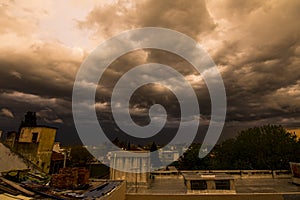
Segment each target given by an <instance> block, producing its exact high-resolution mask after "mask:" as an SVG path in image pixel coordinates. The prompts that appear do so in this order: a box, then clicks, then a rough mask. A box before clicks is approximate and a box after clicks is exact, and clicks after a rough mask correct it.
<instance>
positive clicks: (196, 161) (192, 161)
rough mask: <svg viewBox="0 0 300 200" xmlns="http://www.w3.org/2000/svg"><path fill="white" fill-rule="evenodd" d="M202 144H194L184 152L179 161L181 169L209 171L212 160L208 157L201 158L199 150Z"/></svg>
mask: <svg viewBox="0 0 300 200" xmlns="http://www.w3.org/2000/svg"><path fill="white" fill-rule="evenodd" d="M200 147H201V144H199V143H193V144H192V145H191V146H189V148H188V150H187V151H186V152H184V154H183V156H181V157H180V158H179V160H178V163H176V164H177V165H178V168H179V169H182V170H204V169H208V168H209V166H210V162H209V160H210V158H209V156H206V157H205V158H202V159H200V158H199V149H200Z"/></svg>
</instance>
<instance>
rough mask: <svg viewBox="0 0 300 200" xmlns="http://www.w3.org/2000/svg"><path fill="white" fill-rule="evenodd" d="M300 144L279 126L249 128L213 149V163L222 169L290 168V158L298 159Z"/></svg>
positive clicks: (299, 158) (292, 159)
mask: <svg viewBox="0 0 300 200" xmlns="http://www.w3.org/2000/svg"><path fill="white" fill-rule="evenodd" d="M299 144H300V143H299V141H297V137H296V135H295V134H292V133H289V132H287V131H286V130H285V129H284V128H283V127H282V126H277V125H266V126H262V127H254V128H249V129H247V130H244V131H241V132H240V133H239V134H238V136H237V137H236V138H235V139H231V140H227V141H225V142H223V143H222V144H221V145H220V147H219V148H215V149H214V153H215V154H216V157H215V159H216V161H215V164H216V165H219V167H221V168H224V169H270V170H275V169H289V162H291V161H293V162H299V161H300V154H299V153H297V152H299V149H300V146H299ZM216 165H215V166H216Z"/></svg>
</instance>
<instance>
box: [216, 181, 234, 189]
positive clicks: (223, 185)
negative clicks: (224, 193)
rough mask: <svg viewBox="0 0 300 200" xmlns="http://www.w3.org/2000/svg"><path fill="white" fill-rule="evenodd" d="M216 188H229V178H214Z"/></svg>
mask: <svg viewBox="0 0 300 200" xmlns="http://www.w3.org/2000/svg"><path fill="white" fill-rule="evenodd" d="M215 183H216V189H217V190H230V180H216V181H215Z"/></svg>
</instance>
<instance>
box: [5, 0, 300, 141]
mask: <svg viewBox="0 0 300 200" xmlns="http://www.w3.org/2000/svg"><path fill="white" fill-rule="evenodd" d="M299 10H300V1H298V0H289V1H284V0H265V1H260V0H246V1H244V0H210V1H200V0H195V1H186V0H163V1H160V0H139V1H129V0H128V1H127V0H118V1H113V0H111V1H107V0H103V1H92V0H88V1H79V0H67V1H51V0H49V1H47V0H46V1H38V0H36V1H18V0H14V1H13V0H12V1H6V0H2V1H1V2H0V24H1V26H0V86H1V87H0V129H1V130H3V131H9V130H17V129H18V126H19V124H20V121H21V120H22V119H23V116H24V114H25V112H26V111H28V110H31V111H35V112H37V115H38V123H39V124H44V125H50V126H54V127H58V128H59V129H58V136H57V138H58V140H60V141H63V142H64V143H72V142H75V141H78V137H77V136H76V130H75V127H74V122H73V118H72V106H71V105H72V88H73V84H74V81H75V77H76V73H77V71H78V69H79V67H80V65H81V64H82V62H83V61H84V59H86V58H87V56H88V55H89V54H90V53H91V52H92V51H93V49H94V48H96V47H97V46H98V45H99V44H100V43H102V42H104V41H105V40H107V39H109V38H110V37H112V36H114V35H116V34H118V33H120V32H122V31H126V30H131V29H134V28H143V27H163V28H169V29H172V30H176V31H179V32H181V33H184V34H186V35H188V36H189V37H191V38H193V39H194V40H196V41H197V42H198V43H199V44H201V45H202V46H203V48H204V49H205V50H206V51H207V52H208V53H209V55H210V56H211V58H212V59H213V61H214V62H215V64H216V66H217V67H218V69H219V71H220V73H221V75H222V78H223V81H224V85H225V89H226V94H227V105H228V107H227V116H226V123H225V127H224V130H223V132H222V135H221V139H222V138H223V139H224V138H228V137H232V136H233V135H235V134H236V132H237V131H238V130H241V129H244V128H247V127H252V126H259V125H263V124H281V125H283V126H285V127H287V128H294V129H297V128H300V115H299V112H300V72H299V65H300V37H299V34H300V25H299V19H300V12H299ZM150 62H158V63H162V64H165V65H168V66H172V67H174V68H175V69H176V70H177V71H179V72H180V73H181V74H182V75H184V77H185V78H186V80H188V81H189V82H190V83H191V85H192V86H193V88H194V89H195V91H196V93H197V97H198V100H199V105H200V110H201V116H200V119H201V126H202V127H200V129H199V130H202V129H204V130H205V127H207V125H208V123H209V119H210V106H211V105H210V97H209V95H208V91H207V88H206V86H205V82H204V81H203V80H202V78H201V75H199V74H197V73H196V72H195V70H193V68H192V66H190V64H189V63H187V62H186V61H185V60H184V59H182V58H180V57H178V56H177V55H174V54H172V53H170V52H164V51H160V50H151V49H144V50H139V51H135V52H131V53H128V54H126V55H123V56H122V57H120V58H118V59H117V60H115V61H114V62H113V63H112V64H111V66H110V68H109V69H108V70H107V71H105V76H104V78H103V79H101V80H100V81H102V83H105V84H106V87H105V88H101V87H98V89H97V94H96V105H95V107H96V110H97V114H98V115H99V120H100V121H101V120H102V121H103V123H105V122H106V126H107V129H108V130H109V131H111V132H114V130H115V131H116V132H118V131H117V130H116V129H115V127H111V126H110V125H111V124H110V121H111V120H110V119H111V116H109V114H107V115H106V113H107V112H108V111H107V107H108V106H109V103H110V102H109V100H110V99H109V94H110V91H107V90H109V89H110V87H113V84H112V83H114V81H116V80H117V79H118V78H120V77H121V76H122V73H123V72H126V71H128V70H129V69H131V68H132V67H134V66H137V65H140V64H145V63H150ZM141 78H142V77H141ZM99 85H100V83H99ZM159 102H160V103H162V104H165V105H167V106H168V107H169V110H168V111H170V118H169V120H170V121H169V125H170V127H172V124H173V126H174V127H176V126H177V125H176V124H177V123H178V112H179V111H178V102H177V101H176V98H174V95H173V94H172V93H171V92H170V91H168V90H166V88H160V87H157V86H156V85H148V86H145V87H144V88H140V89H139V91H137V92H136V93H135V96H134V97H132V99H131V102H130V103H131V111H132V113H131V114H132V117H133V119H134V121H136V123H137V124H141V125H143V124H147V123H148V122H149V117H148V111H147V110H148V109H149V106H151V105H152V104H154V103H159ZM114 134H115V133H114ZM200 138H201V137H200Z"/></svg>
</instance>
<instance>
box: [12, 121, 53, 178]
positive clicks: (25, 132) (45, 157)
mask: <svg viewBox="0 0 300 200" xmlns="http://www.w3.org/2000/svg"><path fill="white" fill-rule="evenodd" d="M56 131H57V129H56V128H53V127H46V126H35V127H22V128H21V129H20V132H19V133H18V134H16V135H12V136H13V137H11V138H10V140H9V141H8V142H9V144H10V145H9V146H10V147H11V148H12V149H13V150H14V151H16V152H17V153H19V154H20V155H22V156H23V157H24V158H26V159H27V160H29V161H30V162H32V163H33V164H34V165H36V166H37V167H39V168H40V169H41V170H42V171H43V172H45V173H49V171H50V163H51V156H52V149H53V145H54V141H55V136H56Z"/></svg>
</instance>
